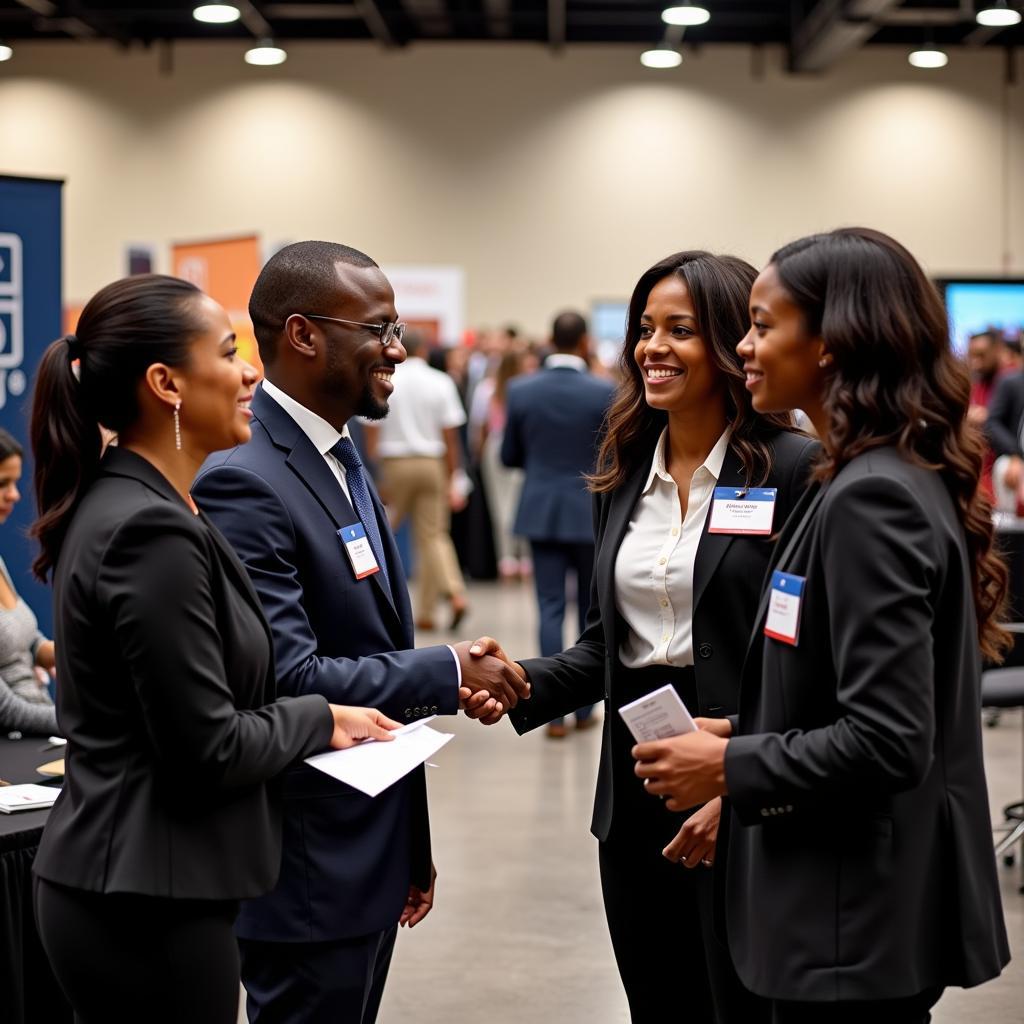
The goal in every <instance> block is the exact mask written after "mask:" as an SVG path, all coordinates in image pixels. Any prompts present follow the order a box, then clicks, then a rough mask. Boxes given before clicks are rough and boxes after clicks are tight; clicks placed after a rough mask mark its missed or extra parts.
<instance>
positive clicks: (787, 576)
mask: <svg viewBox="0 0 1024 1024" xmlns="http://www.w3.org/2000/svg"><path fill="white" fill-rule="evenodd" d="M806 583H807V579H806V577H804V576H794V575H793V574H792V573H789V572H779V570H778V569H776V570H775V572H773V573H772V590H771V594H770V596H769V598H768V618H767V620H766V621H765V624H764V635H765V636H770V637H771V638H772V639H773V640H781V641H782V642H783V643H784V644H790V645H791V646H793V647H796V643H797V638H798V637H799V636H800V609H801V608H802V607H803V603H804V586H805V585H806Z"/></svg>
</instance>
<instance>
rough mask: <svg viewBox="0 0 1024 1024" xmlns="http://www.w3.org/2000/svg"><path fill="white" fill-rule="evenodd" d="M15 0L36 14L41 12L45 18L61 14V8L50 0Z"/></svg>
mask: <svg viewBox="0 0 1024 1024" xmlns="http://www.w3.org/2000/svg"><path fill="white" fill-rule="evenodd" d="M14 2H15V3H17V4H21V6H22V7H26V8H28V10H30V11H33V12H34V13H36V14H41V15H42V16H43V17H44V18H54V17H56V16H57V15H58V14H60V8H59V7H58V6H57V5H56V4H55V3H51V2H50V0H14Z"/></svg>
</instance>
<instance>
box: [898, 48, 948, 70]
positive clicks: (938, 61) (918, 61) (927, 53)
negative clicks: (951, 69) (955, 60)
mask: <svg viewBox="0 0 1024 1024" xmlns="http://www.w3.org/2000/svg"><path fill="white" fill-rule="evenodd" d="M907 60H909V61H910V63H911V64H913V65H914V67H915V68H944V67H945V66H946V65H947V64H948V63H949V57H947V56H946V54H945V53H943V52H942V50H935V49H931V48H929V49H921V50H914V52H913V53H912V54H911V55H910V56H909V57H908V58H907Z"/></svg>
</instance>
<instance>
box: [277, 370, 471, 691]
mask: <svg viewBox="0 0 1024 1024" xmlns="http://www.w3.org/2000/svg"><path fill="white" fill-rule="evenodd" d="M260 387H261V388H263V390H264V391H265V392H266V394H267V395H268V396H269V397H270V398H272V399H273V400H274V401H275V402H277V404H278V405H279V406H281V408H282V409H284V411H285V412H286V413H288V415H289V416H291V418H292V419H293V420H295V422H296V423H297V424H298V425H299V427H300V428H301V429H302V432H303V433H304V434H305V435H306V437H308V438H309V440H310V441H311V442H312V444H313V447H314V448H316V450H317V451H318V452H319V453H320V454H321V455H322V456H323V458H324V462H326V463H327V466H328V468H329V469H330V471H331V472H332V473H333V474H334V477H335V479H336V480H337V481H338V486H339V487H341V489H342V491H344V492H345V497H346V498H348V501H349V504H351V503H352V495H351V494H349V490H348V481H347V480H346V478H345V467H344V466H343V465H342V464H341V463H340V462H339V461H338V460H337V459H336V458H335V457H334V456H333V455H332V454H331V449H332V448H333V447H334V446H335V445H336V444H337V443H338V442H339V441H340V440H341V439H342V438H343V437H349V432H348V426H347V425H346V426H344V427H342V429H341V431H340V432H339V431H337V430H335V429H334V427H332V426H331V425H330V423H328V422H327V420H325V419H324V418H323V417H322V416H318V415H317V414H316V413H315V412H312V411H311V410H310V409H307V408H306V407H305V406H304V405H302V404H301V403H299V402H296V401H295V399H294V398H292V396H291V395H287V394H285V393H284V392H283V391H282V390H281V389H280V388H279V387H277V386H276V385H274V384H272V383H271V382H270V381H269V380H267V379H266V378H264V379H263V382H262V383H261V384H260ZM349 439H350V440H351V438H349ZM367 472H369V471H367ZM385 528H386V527H385ZM446 646H447V647H448V650H449V651H451V652H452V657H453V658H454V659H455V672H456V676H457V679H458V685H459V686H461V685H462V663H461V662H460V661H459V656H458V655H457V654H456V653H455V648H454V647H452V646H451V644H448V645H446Z"/></svg>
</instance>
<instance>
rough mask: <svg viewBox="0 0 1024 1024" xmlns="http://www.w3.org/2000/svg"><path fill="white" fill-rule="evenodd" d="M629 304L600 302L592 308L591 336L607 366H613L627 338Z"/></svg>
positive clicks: (613, 301) (621, 300)
mask: <svg viewBox="0 0 1024 1024" xmlns="http://www.w3.org/2000/svg"><path fill="white" fill-rule="evenodd" d="M628 312H629V303H628V302H626V301H625V300H623V299H617V300H611V301H606V300H602V301H598V302H593V303H591V306H590V336H591V338H593V340H594V345H595V347H596V349H597V356H598V358H599V359H600V360H601V362H602V363H604V365H605V366H613V365H614V364H615V363H616V362H617V361H618V358H619V353H620V352H621V350H622V342H623V339H624V338H625V337H626V314H627V313H628Z"/></svg>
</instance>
